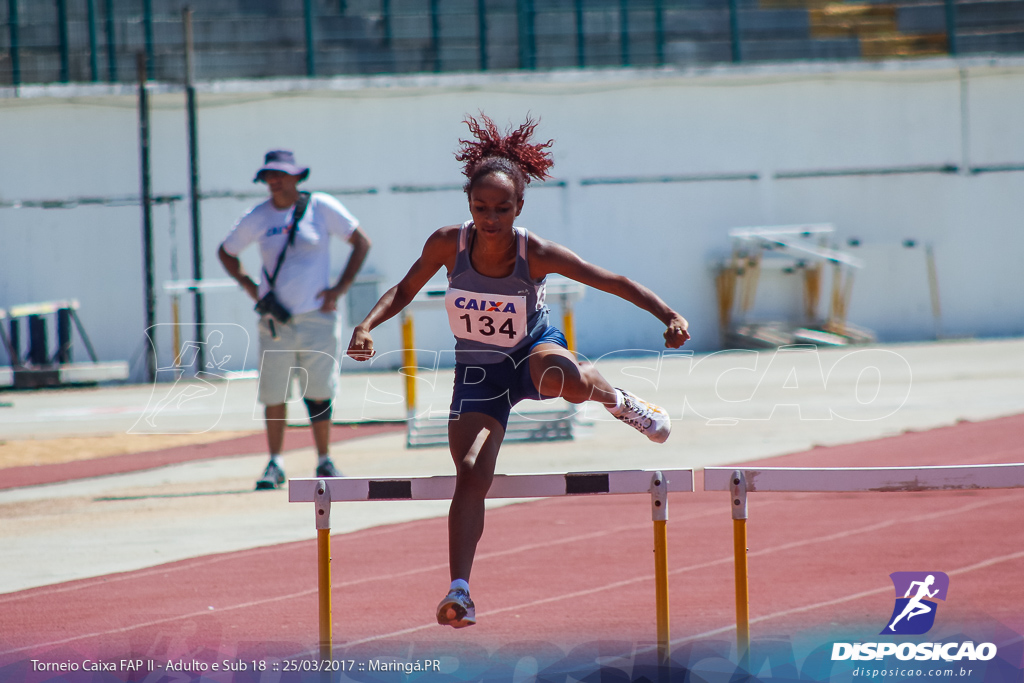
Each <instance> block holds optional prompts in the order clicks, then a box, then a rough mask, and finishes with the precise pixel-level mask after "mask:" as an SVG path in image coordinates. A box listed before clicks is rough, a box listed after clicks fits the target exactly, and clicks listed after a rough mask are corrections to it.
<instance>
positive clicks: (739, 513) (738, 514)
mask: <svg viewBox="0 0 1024 683" xmlns="http://www.w3.org/2000/svg"><path fill="white" fill-rule="evenodd" d="M731 483H732V485H731V486H730V487H729V489H730V492H731V494H732V495H731V496H729V500H730V502H731V507H732V544H733V566H734V567H735V571H736V657H737V658H738V659H739V664H740V666H741V667H743V668H744V669H746V668H747V667H748V666H749V662H750V589H749V585H748V582H747V479H746V474H745V473H744V472H743V471H741V470H736V471H734V472H733V473H732V482H731Z"/></svg>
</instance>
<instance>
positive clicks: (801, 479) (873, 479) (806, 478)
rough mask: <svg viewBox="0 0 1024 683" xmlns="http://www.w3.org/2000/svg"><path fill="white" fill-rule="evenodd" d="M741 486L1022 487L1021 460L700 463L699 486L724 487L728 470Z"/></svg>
mask: <svg viewBox="0 0 1024 683" xmlns="http://www.w3.org/2000/svg"><path fill="white" fill-rule="evenodd" d="M737 471H739V472H742V473H743V475H744V478H745V480H746V491H747V492H748V493H754V492H758V491H808V492H823V493H824V492H831V491H874V492H882V493H885V492H901V491H959V490H973V489H1009V488H1022V487H1024V464H1021V463H1015V464H997V465H950V466H944V467H940V466H935V467H758V468H750V469H747V468H743V467H742V466H738V467H706V468H704V490H705V491H728V490H730V487H731V486H732V475H733V473H734V472H737Z"/></svg>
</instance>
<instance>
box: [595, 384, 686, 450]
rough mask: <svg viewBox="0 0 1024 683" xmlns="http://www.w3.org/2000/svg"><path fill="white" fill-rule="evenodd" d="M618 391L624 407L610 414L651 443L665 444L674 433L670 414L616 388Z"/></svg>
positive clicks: (611, 410)
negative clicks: (672, 432)
mask: <svg viewBox="0 0 1024 683" xmlns="http://www.w3.org/2000/svg"><path fill="white" fill-rule="evenodd" d="M616 391H619V392H621V393H622V405H621V406H620V407H619V409H618V411H615V410H613V409H612V408H609V409H608V412H610V413H611V414H612V415H614V416H615V417H616V418H617V419H619V420H621V421H622V422H625V423H626V424H628V425H629V426H630V427H633V428H634V429H636V430H637V431H638V432H640V433H641V434H643V435H644V436H646V437H647V438H648V439H650V440H651V441H653V442H655V443H665V440H666V439H668V435H669V433H670V432H671V431H672V420H671V419H669V416H668V412H666V411H665V409H664V408H662V407H661V406H656V405H654V404H653V403H648V402H647V401H645V400H643V399H642V398H639V397H638V396H636V395H634V394H631V393H629V392H628V391H626V390H625V389H618V388H616Z"/></svg>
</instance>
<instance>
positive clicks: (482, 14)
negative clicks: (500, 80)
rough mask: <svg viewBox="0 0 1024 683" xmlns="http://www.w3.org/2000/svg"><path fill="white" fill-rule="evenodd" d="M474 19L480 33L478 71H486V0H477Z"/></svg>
mask: <svg viewBox="0 0 1024 683" xmlns="http://www.w3.org/2000/svg"><path fill="white" fill-rule="evenodd" d="M476 18H477V22H478V24H479V29H478V31H479V33H480V41H479V44H480V70H481V71H487V0H477V3H476Z"/></svg>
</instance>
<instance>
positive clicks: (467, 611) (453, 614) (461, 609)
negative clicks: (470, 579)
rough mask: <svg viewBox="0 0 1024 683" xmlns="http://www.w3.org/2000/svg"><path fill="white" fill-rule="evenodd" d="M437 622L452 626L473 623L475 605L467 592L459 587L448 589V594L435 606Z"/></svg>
mask: <svg viewBox="0 0 1024 683" xmlns="http://www.w3.org/2000/svg"><path fill="white" fill-rule="evenodd" d="M437 623H439V624H441V625H442V626H452V627H454V628H465V627H467V626H472V625H473V624H475V623H476V606H475V605H474V604H473V601H472V600H470V598H469V593H467V592H466V591H464V590H462V589H461V588H456V589H455V590H450V591H448V595H446V596H445V598H444V600H442V601H441V604H440V605H438V606H437Z"/></svg>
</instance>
